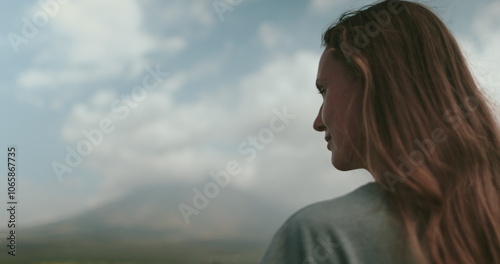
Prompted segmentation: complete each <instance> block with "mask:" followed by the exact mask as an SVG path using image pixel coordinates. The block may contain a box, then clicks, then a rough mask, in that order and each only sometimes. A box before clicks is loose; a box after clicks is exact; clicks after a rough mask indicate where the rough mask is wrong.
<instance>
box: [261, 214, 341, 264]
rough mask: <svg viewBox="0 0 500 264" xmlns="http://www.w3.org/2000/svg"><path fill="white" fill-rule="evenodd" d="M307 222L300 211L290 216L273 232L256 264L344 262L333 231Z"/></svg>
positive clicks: (335, 263)
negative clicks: (269, 242)
mask: <svg viewBox="0 0 500 264" xmlns="http://www.w3.org/2000/svg"><path fill="white" fill-rule="evenodd" d="M310 220H311V219H310V218H309V219H308V217H304V215H303V214H301V212H298V213H296V214H295V215H293V216H291V217H290V218H289V219H288V220H287V221H286V222H285V223H284V224H283V226H281V227H280V229H279V230H278V231H277V232H276V234H275V235H274V237H273V238H272V240H271V244H270V245H269V247H268V248H267V250H266V252H265V253H264V255H263V257H262V259H261V261H260V262H259V263H260V264H271V263H272V264H315V263H325V264H326V263H328V264H340V263H347V261H346V258H345V256H344V254H343V252H342V247H341V245H340V243H339V242H338V241H337V239H336V237H335V232H331V230H328V229H323V228H322V227H321V226H317V225H316V224H315V223H314V221H310Z"/></svg>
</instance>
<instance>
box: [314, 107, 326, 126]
mask: <svg viewBox="0 0 500 264" xmlns="http://www.w3.org/2000/svg"><path fill="white" fill-rule="evenodd" d="M322 111H323V105H321V107H320V108H319V112H318V115H317V116H316V119H314V123H313V128H314V130H316V131H318V132H322V131H325V129H326V127H325V124H323V119H322V118H321V112H322Z"/></svg>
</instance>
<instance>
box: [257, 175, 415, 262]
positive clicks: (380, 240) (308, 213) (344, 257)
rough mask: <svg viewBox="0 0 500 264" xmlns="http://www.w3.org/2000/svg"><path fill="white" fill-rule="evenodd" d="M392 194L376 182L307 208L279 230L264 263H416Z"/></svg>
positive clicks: (264, 257)
mask: <svg viewBox="0 0 500 264" xmlns="http://www.w3.org/2000/svg"><path fill="white" fill-rule="evenodd" d="M387 194H390V193H389V192H388V191H386V190H385V189H383V188H382V187H381V186H380V185H379V184H378V183H375V182H370V183H367V184H365V185H363V186H361V187H359V188H357V189H356V190H354V191H352V192H351V193H349V194H346V195H344V196H341V197H338V198H335V199H332V200H328V201H323V202H319V203H315V204H312V205H309V206H306V207H304V208H302V209H301V210H299V211H298V212H296V213H295V214H293V215H292V216H291V217H290V218H289V219H288V220H287V221H286V222H285V223H284V224H283V226H281V228H280V229H279V230H278V231H277V232H276V234H275V235H274V237H273V239H272V241H271V244H270V246H269V247H268V249H267V250H266V252H265V254H264V256H263V257H262V259H261V261H260V264H269V263H272V264H316V263H318V264H319V263H330V264H333V263H335V264H338V263H342V264H344V263H349V264H361V263H370V264H377V263H383V264H392V263H397V264H401V263H404V264H407V263H415V261H414V260H413V257H412V255H411V253H410V249H409V245H408V242H407V240H406V238H405V235H404V229H403V223H402V222H401V220H400V217H399V216H398V215H397V213H396V211H395V210H394V206H391V203H389V202H388V199H387V197H386V195H387Z"/></svg>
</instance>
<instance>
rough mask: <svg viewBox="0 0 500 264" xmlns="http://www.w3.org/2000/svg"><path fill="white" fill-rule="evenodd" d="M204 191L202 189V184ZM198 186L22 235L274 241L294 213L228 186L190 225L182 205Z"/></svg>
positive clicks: (168, 189)
mask: <svg viewBox="0 0 500 264" xmlns="http://www.w3.org/2000/svg"><path fill="white" fill-rule="evenodd" d="M198 186H203V185H198ZM193 187H195V186H193V185H189V186H188V185H155V186H148V187H142V188H139V189H136V190H134V191H133V192H131V193H129V194H128V195H126V196H124V197H123V198H121V199H119V200H117V201H115V202H111V203H108V204H105V205H103V206H101V207H99V208H96V209H93V210H90V211H88V212H85V213H82V214H80V215H77V216H75V217H72V218H70V219H66V220H62V221H59V222H55V223H51V224H46V225H42V226H36V227H33V228H29V229H25V230H23V234H24V235H23V236H24V237H26V238H29V239H30V240H45V241H47V239H51V240H56V241H57V240H64V241H66V240H68V239H70V240H71V239H77V240H89V241H92V240H99V241H109V242H112V241H117V240H128V239H130V240H133V241H144V240H149V241H151V240H155V241H163V242H168V243H182V244H184V243H206V242H210V241H219V242H222V241H241V242H243V241H254V242H263V243H264V242H266V241H269V239H270V238H271V236H272V234H274V232H276V230H277V228H278V227H279V226H280V225H281V224H282V223H283V222H284V220H285V219H286V218H287V217H288V216H289V215H290V212H288V211H286V210H284V209H281V208H280V207H278V206H276V205H273V204H272V203H270V202H269V201H263V200H261V199H260V198H259V197H257V196H255V195H252V194H249V193H246V192H243V191H239V190H235V189H234V188H231V186H228V187H226V188H224V189H221V190H220V192H219V195H218V196H217V197H214V198H213V199H208V200H209V203H208V206H207V207H206V208H204V209H201V210H199V214H197V215H195V214H193V215H191V217H190V223H189V224H186V222H185V221H184V219H183V217H182V215H181V212H180V210H179V204H180V203H184V204H185V205H187V206H191V207H192V208H194V209H196V208H195V207H194V205H193V202H192V199H193V197H194V196H195V193H194V192H193V190H192V189H193Z"/></svg>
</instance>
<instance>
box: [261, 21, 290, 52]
mask: <svg viewBox="0 0 500 264" xmlns="http://www.w3.org/2000/svg"><path fill="white" fill-rule="evenodd" d="M258 35H259V38H260V41H261V42H262V44H263V45H264V47H266V48H267V49H273V48H276V47H280V46H283V45H286V44H287V43H289V42H290V41H291V39H290V37H288V35H286V34H285V33H284V32H283V31H282V30H280V29H279V28H278V27H277V26H275V25H273V24H272V23H270V22H263V23H262V24H260V26H259V29H258Z"/></svg>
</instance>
